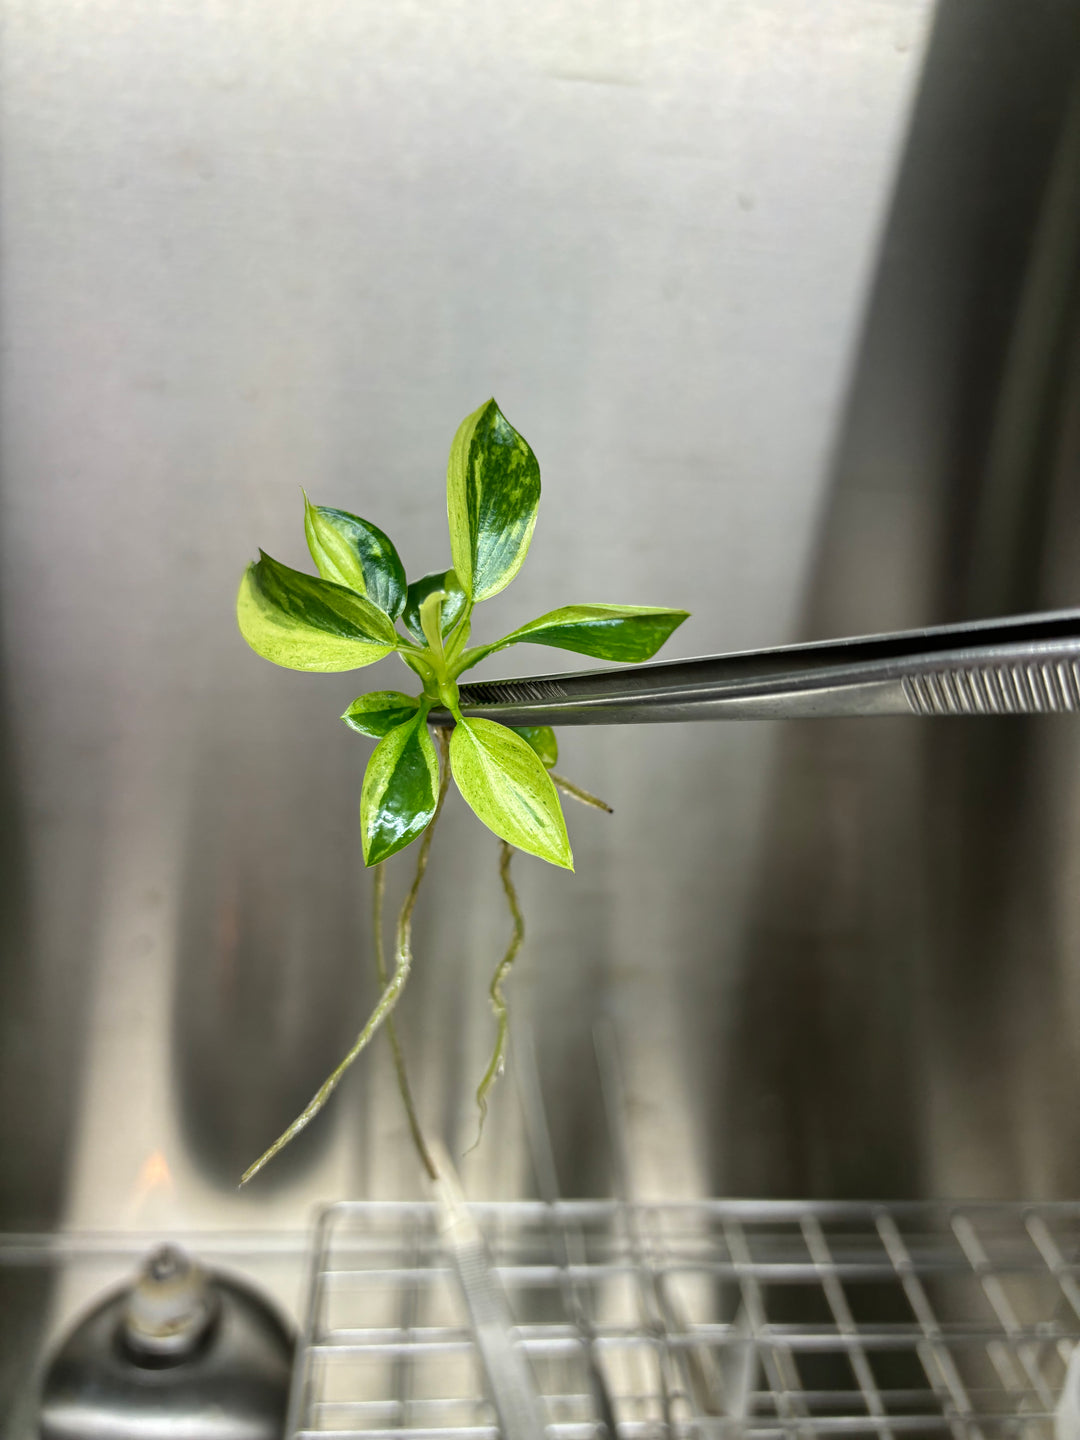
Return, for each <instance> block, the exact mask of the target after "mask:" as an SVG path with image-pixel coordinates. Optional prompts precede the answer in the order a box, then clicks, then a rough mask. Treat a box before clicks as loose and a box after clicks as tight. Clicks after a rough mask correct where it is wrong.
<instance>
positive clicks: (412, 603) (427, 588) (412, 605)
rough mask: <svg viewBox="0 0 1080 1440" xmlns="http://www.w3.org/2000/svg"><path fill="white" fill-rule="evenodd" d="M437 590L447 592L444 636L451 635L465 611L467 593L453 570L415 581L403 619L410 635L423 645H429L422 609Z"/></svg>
mask: <svg viewBox="0 0 1080 1440" xmlns="http://www.w3.org/2000/svg"><path fill="white" fill-rule="evenodd" d="M436 590H445V591H446V599H445V600H444V601H443V607H442V633H443V635H449V633H450V631H451V630H452V629H453V628H454V626H455V625H456V624H457V622H458V620H459V619H460V618H461V612H462V611H463V610H464V609H465V604H466V598H465V591H464V590H463V589H462V588H461V582H460V581H459V580H458V578H457V575H456V574H455V573H454V571H453V570H436V571H434V573H433V574H431V575H425V576H424V578H423V579H422V580H414V581H413V583H412V584H411V585H410V586H409V593H408V597H407V598H406V601H405V608H404V610H403V611H402V613H401V619H402V621H403V623H404V625H405V628H406V630H408V632H409V634H410V635H411V636H412V637H413V639H414V640H417V641H419V643H420V644H421V645H426V644H427V637H426V636H425V635H424V627H423V626H422V625H421V624H420V607H421V605H423V603H424V601H425V600H426V599H427V598H428V596H429V595H431V594H433V593H434V592H435V591H436Z"/></svg>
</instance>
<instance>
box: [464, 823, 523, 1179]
mask: <svg viewBox="0 0 1080 1440" xmlns="http://www.w3.org/2000/svg"><path fill="white" fill-rule="evenodd" d="M513 858H514V850H513V846H511V845H508V844H507V843H506V841H505V840H503V841H501V849H500V851H499V878H500V880H501V881H502V887H503V892H504V894H505V895H506V904H507V908H508V909H509V911H510V916H511V918H512V920H513V922H514V928H513V931H512V932H511V935H510V943H509V944H508V945H507V947H506V951H505V953H504V955H503V957H502V959H501V960H500V961H499V964H498V966H497V967H496V970H495V974H494V975H493V976H492V977H491V985H490V987H489V989H488V994H489V995H490V996H491V1008H492V1010H493V1011H494V1012H495V1024H496V1031H495V1048H494V1050H493V1051H492V1052H491V1060H490V1061H489V1062H488V1067H487V1069H486V1070H485V1071H484V1078H483V1079H482V1080H481V1081H480V1084H479V1086H478V1087H477V1091H476V1104H477V1108H478V1109H479V1111H480V1121H479V1125H478V1127H477V1131H476V1139H475V1140H474V1141H473V1143H472V1144H471V1145H470V1147H469V1149H468V1151H466V1154H470V1153H471V1152H472V1151H473V1150H475V1149H476V1147H477V1145H479V1144H480V1137H481V1136H482V1135H483V1133H484V1122H485V1120H486V1119H487V1111H488V1107H487V1097H488V1092H489V1091H490V1089H491V1087H492V1086H493V1085H494V1084H495V1081H496V1080H497V1079H498V1078H499V1076H500V1075H501V1074H502V1072H503V1067H504V1065H505V1064H506V1042H507V1039H508V1036H509V1029H510V1022H509V1016H508V1013H507V1009H506V1000H505V998H504V997H503V992H502V983H503V981H504V980H505V979H506V977H507V975H508V974H509V973H510V967H511V966H512V965H513V963H514V960H515V959H516V958H517V953H518V951H519V950H520V949H521V943H522V941H523V940H524V939H525V919H524V916H523V915H522V913H521V906H520V905H519V904H518V897H517V891H516V890H515V889H514V882H513V879H512V878H511V875H510V862H511V860H513Z"/></svg>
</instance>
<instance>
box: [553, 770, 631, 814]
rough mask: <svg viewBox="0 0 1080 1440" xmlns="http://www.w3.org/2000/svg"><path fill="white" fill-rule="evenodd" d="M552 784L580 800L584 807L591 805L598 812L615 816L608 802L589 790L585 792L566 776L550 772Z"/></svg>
mask: <svg viewBox="0 0 1080 1440" xmlns="http://www.w3.org/2000/svg"><path fill="white" fill-rule="evenodd" d="M548 774H549V775H550V776H551V780H552V784H554V785H557V786H558V787H559V789H560V790H562V791H563V792H564V793H565V794H567V795H572V796H573V797H574V799H575V800H580V801H581V803H582V805H591V806H593V808H594V809H596V810H606V811H607V813H608V814H609V815H614V813H615V812H614V810H612V808H611V806H610V805H609V804H608V803H607V801H606V800H601V799H600V797H599V795H593V794H592V793H591V792H590V791H588V790H583V789H582V788H581V786H580V785H575V784H574V782H573V781H572V780H567V778H566V776H565V775H556V774H555V771H554V770H549V771H548Z"/></svg>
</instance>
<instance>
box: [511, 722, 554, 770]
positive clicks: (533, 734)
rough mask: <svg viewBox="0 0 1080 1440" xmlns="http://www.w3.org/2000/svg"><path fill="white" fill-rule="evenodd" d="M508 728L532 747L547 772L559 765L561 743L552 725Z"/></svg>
mask: <svg viewBox="0 0 1080 1440" xmlns="http://www.w3.org/2000/svg"><path fill="white" fill-rule="evenodd" d="M506 728H507V729H508V730H512V731H513V732H514V734H515V735H520V736H521V738H522V739H523V740H524V741H525V743H526V744H527V745H531V746H532V748H533V749H534V750H535V751H536V753H537V755H539V756H540V759H541V760H542V761H543V765H544V769H545V770H551V769H553V768H554V767H555V766H556V765H557V764H558V763H559V742H558V740H557V739H556V738H555V731H554V730H553V729H552V728H551V726H550V725H508V726H507V727H506Z"/></svg>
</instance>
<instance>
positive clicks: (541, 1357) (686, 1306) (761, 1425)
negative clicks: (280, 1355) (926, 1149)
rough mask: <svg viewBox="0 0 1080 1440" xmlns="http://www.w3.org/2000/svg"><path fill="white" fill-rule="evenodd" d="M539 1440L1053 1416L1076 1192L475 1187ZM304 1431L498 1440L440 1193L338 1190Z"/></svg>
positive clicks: (323, 1226)
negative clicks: (679, 1198) (350, 1197)
mask: <svg viewBox="0 0 1080 1440" xmlns="http://www.w3.org/2000/svg"><path fill="white" fill-rule="evenodd" d="M470 1210H471V1212H472V1214H473V1216H474V1218H475V1220H476V1223H477V1224H478V1226H479V1227H480V1229H481V1231H482V1233H483V1235H484V1238H485V1241H486V1244H487V1247H488V1252H489V1255H490V1258H491V1261H492V1263H493V1265H494V1268H495V1274H496V1276H497V1277H498V1280H499V1282H500V1283H501V1285H502V1287H503V1289H504V1290H505V1293H506V1298H507V1301H508V1305H509V1309H510V1313H511V1317H512V1322H513V1330H512V1335H513V1338H514V1340H515V1342H516V1343H517V1344H518V1345H520V1347H521V1349H522V1351H523V1352H524V1353H525V1355H526V1356H527V1357H528V1361H529V1365H530V1367H531V1370H532V1373H533V1375H534V1377H535V1382H536V1389H537V1391H538V1394H539V1398H540V1412H541V1419H542V1421H543V1423H544V1424H545V1425H546V1427H547V1433H548V1436H549V1440H593V1437H597V1440H604V1435H605V1426H604V1419H603V1417H604V1412H605V1407H607V1416H608V1421H609V1424H610V1422H611V1421H613V1422H614V1426H615V1428H616V1430H617V1432H618V1435H617V1437H611V1440H637V1437H657V1440H664V1437H682V1436H691V1435H700V1436H704V1437H706V1440H708V1437H711V1436H713V1435H715V1436H721V1435H722V1436H724V1437H729V1436H735V1435H742V1434H747V1435H753V1436H761V1437H765V1436H774V1435H775V1436H785V1437H786V1436H793V1437H814V1436H821V1435H842V1436H845V1437H853V1436H862V1435H866V1436H874V1437H901V1436H906V1435H911V1434H918V1435H919V1436H938V1435H940V1436H943V1437H949V1440H978V1437H986V1440H993V1437H997V1436H1014V1435H1016V1436H1025V1437H1028V1436H1031V1437H1035V1436H1039V1437H1043V1440H1050V1437H1052V1436H1053V1434H1054V1427H1053V1412H1054V1408H1055V1405H1056V1404H1057V1401H1058V1398H1059V1396H1060V1393H1061V1390H1062V1386H1063V1383H1064V1379H1065V1370H1066V1365H1067V1363H1068V1360H1069V1357H1070V1355H1071V1353H1072V1348H1073V1345H1074V1344H1075V1343H1076V1342H1077V1340H1080V1204H1047V1205H1038V1204H1034V1205H1001V1204H972V1205H960V1206H945V1205H934V1204H921V1203H919V1204H858V1203H828V1202H827V1203H795V1202H787V1201H773V1202H757V1201H708V1202H703V1203H695V1204H679V1205H629V1204H624V1203H620V1202H614V1201H598V1202H584V1201H566V1202H563V1201H560V1202H557V1203H554V1204H543V1203H540V1202H523V1203H508V1204H487V1205H475V1206H471V1207H470ZM292 1427H293V1431H294V1433H295V1434H296V1435H297V1436H298V1437H313V1436H322V1435H337V1436H338V1437H339V1440H344V1437H346V1436H351V1437H361V1436H380V1435H385V1434H386V1432H388V1431H393V1432H396V1433H397V1434H398V1435H401V1436H403V1437H411V1440H443V1437H456V1440H494V1437H495V1436H496V1435H498V1433H499V1432H498V1426H497V1422H496V1418H495V1413H494V1410H493V1408H492V1406H491V1404H490V1403H489V1400H488V1399H487V1393H486V1386H485V1377H484V1372H483V1366H482V1363H481V1359H480V1355H479V1351H478V1349H477V1346H476V1343H475V1337H474V1335H473V1333H472V1332H471V1330H470V1326H469V1323H468V1310H467V1307H466V1305H465V1303H464V1300H463V1297H462V1295H461V1292H460V1290H459V1287H458V1284H457V1280H456V1276H455V1272H454V1270H453V1268H452V1266H451V1263H450V1260H449V1259H448V1257H447V1256H446V1254H445V1253H444V1252H443V1250H442V1249H441V1247H440V1241H439V1232H438V1210H437V1208H436V1207H435V1206H431V1205H426V1204H421V1203H416V1204H397V1203H395V1204H375V1203H356V1204H342V1205H336V1206H333V1207H331V1208H330V1209H329V1210H327V1211H326V1212H325V1214H324V1215H323V1217H322V1220H321V1223H320V1225H319V1227H318V1231H317V1239H316V1244H315V1247H314V1252H313V1269H312V1275H311V1283H310V1292H309V1301H308V1311H307V1317H306V1322H305V1331H304V1334H303V1336H302V1340H301V1350H300V1354H299V1357H298V1366H297V1376H296V1388H295V1392H294V1396H293V1411H292Z"/></svg>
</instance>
